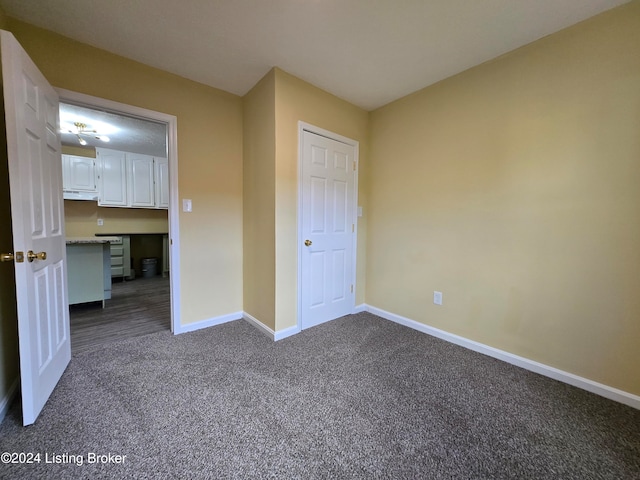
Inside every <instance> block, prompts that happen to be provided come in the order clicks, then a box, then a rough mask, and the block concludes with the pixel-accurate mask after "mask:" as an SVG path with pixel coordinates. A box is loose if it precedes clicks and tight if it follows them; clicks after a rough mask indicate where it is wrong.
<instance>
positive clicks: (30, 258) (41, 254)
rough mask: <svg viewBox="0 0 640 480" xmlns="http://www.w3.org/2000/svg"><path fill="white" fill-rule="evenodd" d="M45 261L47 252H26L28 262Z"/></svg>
mask: <svg viewBox="0 0 640 480" xmlns="http://www.w3.org/2000/svg"><path fill="white" fill-rule="evenodd" d="M46 259H47V252H38V253H33V250H29V251H28V252H27V260H28V261H29V262H33V261H34V260H46Z"/></svg>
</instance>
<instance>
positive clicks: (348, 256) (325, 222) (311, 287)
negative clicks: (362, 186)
mask: <svg viewBox="0 0 640 480" xmlns="http://www.w3.org/2000/svg"><path fill="white" fill-rule="evenodd" d="M355 161H356V160H355V147H354V146H353V145H349V144H346V143H343V142H340V141H337V140H333V139H330V138H327V137H325V136H321V135H317V134H315V133H311V132H308V131H304V132H303V135H302V162H301V168H302V172H301V181H302V190H301V195H302V202H301V207H302V211H301V234H302V238H301V239H300V241H301V242H302V245H301V249H302V251H301V255H300V281H301V284H300V286H299V288H300V289H301V292H300V302H301V308H300V313H301V328H303V329H304V328H309V327H312V326H315V325H318V324H320V323H323V322H326V321H329V320H333V319H335V318H338V317H341V316H343V315H347V314H350V313H352V311H353V307H354V293H353V291H354V285H353V284H354V279H353V264H354V261H355V259H354V238H355V237H354V236H355V218H354V211H355V170H356V168H355V167H356V163H355Z"/></svg>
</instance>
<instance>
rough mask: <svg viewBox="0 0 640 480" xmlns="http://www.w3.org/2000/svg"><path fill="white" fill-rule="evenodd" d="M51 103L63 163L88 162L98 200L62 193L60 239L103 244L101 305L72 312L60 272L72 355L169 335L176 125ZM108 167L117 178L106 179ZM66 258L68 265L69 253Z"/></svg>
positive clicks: (87, 101)
mask: <svg viewBox="0 0 640 480" xmlns="http://www.w3.org/2000/svg"><path fill="white" fill-rule="evenodd" d="M58 93H59V95H60V123H61V143H62V154H63V158H64V157H65V155H66V156H67V157H71V158H72V160H73V159H75V160H77V161H79V162H80V163H82V157H86V158H93V159H95V160H94V164H95V175H96V185H95V188H96V190H97V191H98V196H97V197H96V198H91V199H90V200H89V201H86V200H83V199H77V198H75V197H76V196H77V195H78V194H77V193H76V191H75V190H74V187H75V186H74V185H71V186H69V185H65V202H64V203H65V226H66V236H67V238H72V237H85V236H89V237H91V236H102V237H103V238H109V239H110V240H111V243H110V244H109V246H108V247H105V251H106V252H107V253H105V267H104V271H105V285H106V282H107V280H110V282H111V283H110V287H111V291H110V292H109V294H108V295H105V297H106V298H107V299H106V300H105V301H104V302H93V303H84V302H81V301H78V300H76V301H77V302H78V303H73V302H72V301H71V300H72V298H76V297H75V296H74V295H73V293H74V291H73V290H72V289H73V288H77V285H76V286H74V285H73V282H72V279H71V275H72V272H71V270H70V271H69V299H70V302H69V303H70V327H71V346H72V351H73V352H74V353H77V352H80V351H83V350H88V349H92V348H94V347H95V346H96V345H100V344H103V343H110V342H113V341H117V340H119V339H122V338H129V337H133V336H139V335H144V334H148V333H153V332H156V331H162V330H171V331H172V332H174V331H175V330H176V329H175V328H174V327H175V325H179V311H178V308H177V302H176V301H175V300H174V299H177V298H179V296H178V285H179V279H178V275H179V273H178V272H179V258H178V254H177V252H178V249H177V245H178V225H177V223H178V215H177V209H174V208H172V207H174V206H175V205H176V204H177V144H176V140H177V123H176V118H175V117H174V116H171V115H166V114H163V113H159V112H154V111H150V110H146V109H140V108H138V107H133V106H130V105H126V104H120V103H117V102H112V101H109V100H105V99H101V98H97V97H91V96H87V95H84V94H78V93H75V92H70V91H65V90H58ZM78 124H79V126H78ZM80 129H82V131H79V130H80ZM65 131H66V132H65ZM76 157H80V158H76ZM72 160H69V161H70V162H71V163H73V162H72ZM110 162H115V163H110ZM63 165H64V163H63ZM117 165H121V166H122V170H123V171H122V172H120V173H121V175H122V177H119V176H118V175H115V174H114V173H113V172H115V171H117V169H118V168H112V167H114V166H117ZM65 168H68V167H65ZM81 172H83V170H81ZM110 174H111V175H112V177H109V175H110ZM136 175H137V177H136ZM71 177H72V176H71V175H70V178H71ZM80 177H81V175H80ZM122 178H124V180H122V183H120V180H121V179H122ZM114 179H115V182H114ZM67 192H71V193H67ZM120 194H121V195H123V197H122V198H119V197H118V195H120ZM79 195H80V196H82V195H84V193H83V192H80V193H79ZM118 202H120V203H118ZM172 210H173V211H172ZM114 238H116V239H117V240H114ZM67 252H68V253H67V255H68V257H69V248H68V249H67ZM107 255H109V258H108V259H107V258H106V256H107ZM68 260H70V259H68ZM70 266H71V265H70ZM109 297H110V298H109ZM80 300H81V299H80Z"/></svg>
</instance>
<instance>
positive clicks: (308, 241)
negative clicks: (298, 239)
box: [304, 240, 313, 247]
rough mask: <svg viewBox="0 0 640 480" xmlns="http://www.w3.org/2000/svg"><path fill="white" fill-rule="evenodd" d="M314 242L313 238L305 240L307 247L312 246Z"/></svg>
mask: <svg viewBox="0 0 640 480" xmlns="http://www.w3.org/2000/svg"><path fill="white" fill-rule="evenodd" d="M312 243H313V242H312V241H311V240H305V241H304V244H305V245H306V246H307V247H310V246H311V244H312Z"/></svg>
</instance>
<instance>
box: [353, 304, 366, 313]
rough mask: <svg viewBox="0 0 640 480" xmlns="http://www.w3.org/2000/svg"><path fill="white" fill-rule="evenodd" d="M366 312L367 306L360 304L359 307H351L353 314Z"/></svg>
mask: <svg viewBox="0 0 640 480" xmlns="http://www.w3.org/2000/svg"><path fill="white" fill-rule="evenodd" d="M366 311H367V304H366V303H361V304H360V305H356V306H355V307H353V313H362V312H366Z"/></svg>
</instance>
